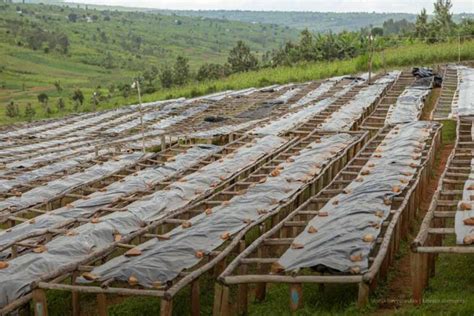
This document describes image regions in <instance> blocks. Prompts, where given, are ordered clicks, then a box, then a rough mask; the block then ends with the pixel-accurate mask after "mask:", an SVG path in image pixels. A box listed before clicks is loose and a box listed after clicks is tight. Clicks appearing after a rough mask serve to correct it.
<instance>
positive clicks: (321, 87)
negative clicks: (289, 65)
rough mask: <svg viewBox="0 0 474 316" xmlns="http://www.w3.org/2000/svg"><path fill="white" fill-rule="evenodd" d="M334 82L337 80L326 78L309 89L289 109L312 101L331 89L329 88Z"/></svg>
mask: <svg viewBox="0 0 474 316" xmlns="http://www.w3.org/2000/svg"><path fill="white" fill-rule="evenodd" d="M336 83H337V80H328V81H325V82H323V83H321V84H320V85H319V86H318V87H317V88H316V89H314V90H312V91H310V92H309V93H308V94H307V95H305V96H304V97H302V98H301V99H299V100H298V101H296V102H295V103H293V104H292V105H290V109H293V108H297V107H300V106H305V105H308V104H309V103H311V102H314V101H315V100H316V99H318V98H319V97H320V96H322V95H323V94H325V93H326V92H328V91H329V90H331V88H332V87H334V85H335V84H336Z"/></svg>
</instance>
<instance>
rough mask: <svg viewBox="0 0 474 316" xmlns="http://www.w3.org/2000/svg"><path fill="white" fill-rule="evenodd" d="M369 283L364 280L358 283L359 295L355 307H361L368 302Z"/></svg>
mask: <svg viewBox="0 0 474 316" xmlns="http://www.w3.org/2000/svg"><path fill="white" fill-rule="evenodd" d="M369 292H370V289H369V285H368V284H367V283H365V282H360V283H359V296H358V298H357V307H358V308H362V307H364V306H365V305H367V303H368V302H369Z"/></svg>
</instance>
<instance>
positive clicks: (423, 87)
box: [385, 78, 433, 125]
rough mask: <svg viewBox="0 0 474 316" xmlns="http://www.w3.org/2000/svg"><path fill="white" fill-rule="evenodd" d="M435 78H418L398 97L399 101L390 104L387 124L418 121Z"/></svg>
mask: <svg viewBox="0 0 474 316" xmlns="http://www.w3.org/2000/svg"><path fill="white" fill-rule="evenodd" d="M432 81H433V78H421V79H417V80H416V81H415V82H414V83H413V84H412V85H411V86H410V87H408V88H406V89H405V91H403V93H402V94H401V95H400V96H399V97H398V99H397V102H396V103H395V104H394V105H392V106H390V108H389V110H388V114H387V118H386V120H385V124H390V125H391V124H400V123H406V122H414V121H417V120H418V118H419V117H420V115H421V110H422V109H423V105H424V102H425V97H426V96H427V95H428V94H429V93H430V91H431V83H432Z"/></svg>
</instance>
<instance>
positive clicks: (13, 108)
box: [5, 101, 20, 118]
mask: <svg viewBox="0 0 474 316" xmlns="http://www.w3.org/2000/svg"><path fill="white" fill-rule="evenodd" d="M19 114H20V111H19V109H18V104H15V102H13V101H10V103H8V104H7V107H6V109H5V115H6V116H8V117H9V118H14V117H17V116H18V115H19Z"/></svg>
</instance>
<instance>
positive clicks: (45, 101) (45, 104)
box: [38, 93, 49, 109]
mask: <svg viewBox="0 0 474 316" xmlns="http://www.w3.org/2000/svg"><path fill="white" fill-rule="evenodd" d="M48 99H49V97H48V95H47V94H46V93H40V94H38V101H39V102H40V103H41V104H42V105H43V108H45V109H46V108H47V107H48Z"/></svg>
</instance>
